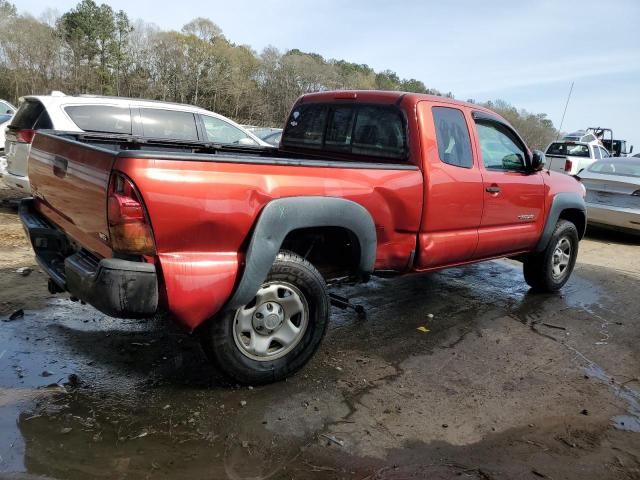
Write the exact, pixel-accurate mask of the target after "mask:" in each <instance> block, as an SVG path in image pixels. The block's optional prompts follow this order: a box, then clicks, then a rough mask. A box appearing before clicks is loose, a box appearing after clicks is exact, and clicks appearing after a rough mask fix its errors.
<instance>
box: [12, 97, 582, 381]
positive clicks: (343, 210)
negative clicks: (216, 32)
mask: <svg viewBox="0 0 640 480" xmlns="http://www.w3.org/2000/svg"><path fill="white" fill-rule="evenodd" d="M158 128H160V127H158ZM543 164H544V154H543V153H542V152H538V151H534V152H531V151H530V150H529V149H528V148H527V146H526V144H525V143H524V141H523V140H522V138H521V137H520V136H519V135H518V133H517V132H516V131H515V130H514V129H513V127H511V126H510V125H509V124H508V123H507V122H506V121H505V120H504V119H503V118H502V117H500V116H498V115H497V114H495V113H493V112H491V111H490V110H488V109H486V108H483V107H481V106H479V105H474V104H467V103H463V102H459V101H456V100H452V99H448V98H443V97H436V96H429V95H420V94H412V93H411V94H404V93H399V92H379V91H357V92H348V91H347V92H345V91H339V92H323V93H318V94H308V95H304V96H302V97H301V98H300V99H299V100H298V101H297V102H296V104H295V105H294V106H293V108H292V111H291V113H290V115H289V119H288V121H287V123H286V126H285V129H284V132H283V137H282V141H281V144H280V147H279V148H278V149H264V150H260V151H259V154H256V151H255V149H250V148H247V147H242V146H233V145H226V146H224V145H218V146H215V145H210V144H202V143H199V142H196V141H195V140H193V141H190V142H186V141H181V142H178V141H170V140H166V141H164V142H162V143H160V142H153V141H150V142H148V143H146V144H140V143H136V142H134V141H132V139H131V138H130V137H128V136H123V137H120V138H117V137H115V136H108V135H105V134H92V135H88V134H73V133H66V134H63V133H59V132H53V133H49V132H41V133H38V134H36V136H35V138H34V141H33V147H32V149H31V153H30V157H29V177H30V178H31V182H32V190H33V196H34V198H33V199H29V200H25V201H23V202H22V204H21V206H20V218H21V220H22V223H23V224H24V227H25V230H26V232H27V233H28V236H29V238H30V240H31V244H32V246H33V248H34V250H35V254H36V257H37V259H38V262H39V264H40V265H41V267H42V269H43V270H44V271H45V272H46V273H47V274H48V275H49V277H50V284H49V288H50V290H51V291H52V292H59V291H63V290H66V291H69V292H70V294H71V295H72V296H73V297H74V298H77V299H80V300H82V301H85V302H87V303H89V304H91V305H93V306H94V307H96V308H97V309H98V310H100V311H102V312H104V313H106V314H107V315H111V316H114V317H131V318H136V317H147V316H151V315H154V314H155V313H156V312H157V311H159V310H161V311H166V312H168V313H169V314H170V316H171V317H173V318H174V319H175V320H176V321H177V322H178V323H179V324H180V325H181V326H182V327H184V328H185V329H186V330H188V331H191V332H194V331H198V332H199V334H200V338H201V339H202V342H203V346H204V348H205V350H206V352H207V354H208V355H209V357H210V358H211V359H212V360H213V361H214V362H216V363H217V364H218V366H219V368H220V369H221V370H222V371H223V372H225V373H226V374H228V375H229V376H231V377H233V378H235V379H236V380H237V381H239V382H242V383H248V384H254V385H255V384H260V383H268V382H272V381H276V380H280V379H283V378H285V377H286V376H288V375H290V374H292V373H294V372H295V371H297V370H298V369H300V368H301V367H302V366H303V365H304V364H305V363H306V362H307V361H308V360H309V359H310V358H311V357H312V356H313V354H314V352H315V351H316V350H317V349H318V347H319V345H320V342H321V340H322V338H323V336H324V334H325V332H326V329H327V325H328V319H329V305H330V302H332V301H333V302H335V303H336V304H337V305H341V306H343V307H346V306H349V305H350V303H349V302H346V301H344V299H337V298H333V299H332V298H331V297H330V295H329V294H328V292H327V289H326V282H327V281H331V280H333V279H336V278H341V279H350V280H353V281H366V280H367V279H369V278H370V277H371V275H385V276H390V275H400V274H404V273H411V272H426V271H434V270H439V269H442V268H447V267H453V266H459V265H464V264H468V263H473V262H479V261H483V260H488V259H493V258H499V257H513V258H517V259H519V260H520V261H522V262H523V266H524V279H525V281H526V282H527V283H528V284H529V285H531V286H532V287H533V289H534V290H536V291H556V290H558V289H560V288H562V286H563V285H564V284H565V283H566V282H567V280H568V279H569V276H570V275H571V272H572V270H573V267H574V264H575V261H576V255H577V253H578V246H579V240H580V239H581V238H582V236H583V235H584V230H585V226H586V214H585V204H584V187H583V186H582V185H581V184H580V183H579V182H578V181H577V180H576V179H575V178H573V177H570V176H568V175H562V174H558V173H555V172H548V173H547V172H542V167H543ZM510 278H511V277H510ZM352 306H353V305H352Z"/></svg>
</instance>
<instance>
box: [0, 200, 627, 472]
mask: <svg viewBox="0 0 640 480" xmlns="http://www.w3.org/2000/svg"><path fill="white" fill-rule="evenodd" d="M8 197H9V195H8V193H7V191H6V190H0V198H2V199H3V200H2V202H3V203H2V208H0V319H2V320H3V321H2V322H0V432H1V433H0V476H4V477H5V478H56V479H88V478H109V479H138V478H192V479H201V478H202V479H205V478H207V479H218V478H230V479H254V480H257V479H266V478H274V479H280V478H282V479H285V478H286V479H292V478H295V479H316V478H317V479H320V478H323V479H324V478H358V479H365V478H367V479H374V478H380V479H381V478H390V479H401V478H402V479H405V478H416V479H417V478H429V479H449V478H463V479H484V480H487V479H504V478H507V479H510V478H513V479H516V478H517V479H529V478H530V479H540V478H542V479H544V478H548V479H637V478H640V380H639V378H640V342H639V339H640V328H639V327H640V300H639V294H640V289H639V288H638V287H639V286H640V240H634V239H633V238H629V237H626V236H620V235H616V234H612V233H606V232H590V233H589V235H588V237H587V239H586V240H584V241H583V242H582V243H581V251H580V256H579V260H578V265H577V267H576V271H575V273H574V275H573V277H572V279H571V280H570V282H569V283H568V284H567V286H566V287H565V288H564V289H563V291H562V292H561V294H557V295H534V294H532V293H529V292H528V288H527V286H526V284H525V283H524V280H523V279H522V274H521V266H520V264H518V263H516V262H513V261H508V260H501V261H493V262H488V263H484V264H479V265H474V266H469V267H464V268H455V269H451V270H447V271H443V272H440V273H436V274H430V275H414V276H407V277H402V278H398V279H394V280H379V279H377V280H374V281H372V282H370V283H369V284H367V285H365V286H357V287H343V288H341V289H339V290H338V291H337V292H338V293H340V294H342V295H350V296H353V297H354V299H355V301H356V303H360V304H361V305H363V306H364V307H365V308H366V310H367V314H368V318H367V320H359V319H358V318H357V317H356V316H355V315H354V314H352V312H348V311H341V310H336V309H334V310H333V312H332V314H333V315H332V325H331V328H330V332H329V334H328V337H327V338H326V339H325V342H324V344H323V346H322V347H321V348H320V351H319V352H318V354H317V355H316V357H315V359H314V360H313V361H312V362H311V364H310V365H309V366H308V367H307V368H306V369H304V370H303V371H301V372H300V373H299V374H297V375H296V376H294V377H293V378H291V379H289V380H288V381H286V382H281V383H279V384H275V385H270V386H266V387H259V388H258V387H256V388H246V387H244V388H240V387H237V386H234V385H229V384H228V383H226V382H225V381H224V380H223V379H222V378H220V376H219V375H218V374H217V373H216V372H215V371H214V370H213V369H212V368H211V367H209V365H208V364H207V363H206V360H205V358H204V355H203V353H202V352H201V350H200V348H199V345H198V342H197V341H196V339H194V338H192V337H189V336H188V335H185V334H184V333H182V332H181V331H179V330H178V329H177V328H175V327H174V326H173V325H172V324H171V323H170V322H169V321H167V320H166V319H154V320H149V321H143V322H141V321H122V320H113V319H110V318H108V317H105V316H103V315H101V314H99V313H98V312H96V311H95V310H93V309H92V308H90V307H88V306H83V305H80V304H77V303H73V302H71V301H69V300H68V299H67V297H66V296H64V295H61V296H60V295H59V296H55V297H54V296H51V295H49V293H48V292H47V290H46V278H45V276H44V275H43V274H42V273H41V272H40V271H39V270H38V267H37V266H36V265H35V264H34V260H33V255H32V252H31V250H30V249H29V247H28V246H27V244H26V241H25V239H24V236H23V234H22V229H21V227H20V225H19V222H18V220H17V217H16V211H15V209H14V208H13V207H12V206H11V205H10V202H8V201H7V199H8ZM19 267H31V268H33V271H32V272H31V274H30V275H28V276H22V275H20V274H19V273H16V269H17V268H19ZM18 309H24V316H23V317H22V318H18V319H15V320H13V321H7V320H8V318H9V315H10V314H12V313H13V312H15V311H16V310H18ZM419 327H424V328H423V329H420V330H419V329H418V328H419ZM425 330H426V331H425Z"/></svg>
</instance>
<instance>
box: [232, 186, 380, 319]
mask: <svg viewBox="0 0 640 480" xmlns="http://www.w3.org/2000/svg"><path fill="white" fill-rule="evenodd" d="M312 227H342V228H345V229H347V230H349V231H350V232H352V233H353V235H354V236H355V238H357V240H358V242H359V244H360V259H359V262H358V272H357V273H358V275H359V276H360V277H362V278H363V279H366V278H368V277H369V275H370V274H371V273H372V272H373V268H374V264H375V260H376V242H377V237H376V228H375V224H374V222H373V219H372V218H371V214H370V213H369V212H368V211H367V209H365V208H364V207H363V206H362V205H360V204H358V203H356V202H353V201H351V200H347V199H344V198H337V197H317V196H310V197H306V196H305V197H286V198H279V199H276V200H272V201H270V202H269V203H268V204H267V205H265V207H264V208H263V209H262V212H261V213H260V216H259V218H258V220H257V222H256V224H255V227H254V229H253V234H252V236H251V241H250V242H249V247H248V248H247V253H246V258H245V265H244V270H243V272H242V276H241V278H240V281H239V282H238V284H237V286H236V288H235V290H234V293H233V296H232V297H231V299H230V300H229V302H227V305H226V309H228V310H232V309H237V308H240V307H242V306H243V305H246V304H247V303H249V302H250V301H251V299H252V298H253V297H254V296H255V294H256V292H257V291H258V290H259V288H260V285H262V282H264V279H265V278H266V277H267V275H268V273H269V270H270V269H271V266H272V265H273V262H274V260H275V258H276V256H277V255H278V252H279V251H280V247H281V246H282V242H283V241H284V239H285V238H286V236H287V235H288V234H289V233H290V232H292V231H293V230H298V229H301V228H312Z"/></svg>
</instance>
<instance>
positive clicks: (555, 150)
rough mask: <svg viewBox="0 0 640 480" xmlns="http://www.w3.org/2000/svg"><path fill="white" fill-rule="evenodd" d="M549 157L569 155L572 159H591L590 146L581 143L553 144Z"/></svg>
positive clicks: (549, 150)
mask: <svg viewBox="0 0 640 480" xmlns="http://www.w3.org/2000/svg"><path fill="white" fill-rule="evenodd" d="M547 155H563V156H564V155H568V156H571V157H589V146H588V145H582V144H579V143H552V144H551V145H549V148H547Z"/></svg>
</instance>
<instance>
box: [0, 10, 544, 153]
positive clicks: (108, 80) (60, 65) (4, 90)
mask: <svg viewBox="0 0 640 480" xmlns="http://www.w3.org/2000/svg"><path fill="white" fill-rule="evenodd" d="M334 89H380V90H400V91H406V92H416V93H428V94H434V95H444V96H448V97H453V95H452V93H451V92H448V93H443V92H439V91H437V90H435V89H433V88H428V87H426V85H425V84H424V83H423V82H422V81H420V80H416V79H413V78H412V79H404V78H400V77H399V76H398V75H397V74H396V73H395V72H393V71H391V70H385V71H382V72H376V71H374V70H373V69H372V68H371V67H369V66H368V65H364V64H358V63H352V62H348V61H346V60H336V59H325V58H323V57H322V56H321V55H319V54H316V53H305V52H301V51H300V50H297V49H292V50H289V51H286V52H280V51H279V50H278V49H276V48H274V47H267V48H265V49H264V50H263V51H262V52H260V53H257V52H255V51H254V50H253V49H252V48H251V47H249V46H247V45H237V44H235V43H233V42H231V41H230V40H229V39H227V38H226V37H225V36H224V34H223V32H222V30H221V29H220V27H219V26H218V25H216V24H215V23H214V22H212V21H211V20H209V19H206V18H196V19H194V20H192V21H190V22H189V23H187V24H186V25H184V26H183V27H182V29H181V30H180V31H173V30H171V31H166V30H161V29H160V28H158V27H157V26H155V25H153V24H149V23H145V22H143V21H142V20H138V21H135V22H132V21H131V19H130V18H129V16H128V15H127V14H126V12H124V11H122V10H120V11H114V10H113V9H112V8H111V7H110V6H109V5H106V4H100V5H98V4H97V3H95V2H94V1H93V0H82V1H81V2H80V3H78V5H76V7H75V8H73V9H71V10H69V11H68V12H65V13H63V14H61V15H60V14H58V13H57V12H55V11H53V10H48V11H46V12H44V13H43V14H42V15H41V16H40V17H38V18H36V17H34V16H32V15H29V14H19V13H18V11H17V9H16V7H15V5H13V4H12V3H10V2H8V1H7V0H0V98H5V99H8V100H10V101H13V102H14V103H15V102H17V100H18V98H19V97H21V96H23V95H28V94H47V93H49V92H50V91H51V90H60V91H63V92H65V93H67V94H80V93H91V94H100V95H116V96H127V97H135V98H147V99H156V100H163V101H171V102H180V103H189V104H194V105H198V106H201V107H203V108H206V109H208V110H212V111H215V112H217V113H220V114H222V115H225V116H228V117H230V118H233V119H234V120H236V121H238V122H240V123H248V124H253V125H265V126H280V125H282V124H283V122H284V121H285V118H286V115H287V113H288V111H289V109H290V108H291V105H292V104H293V102H294V101H295V99H296V98H297V97H298V96H300V95H301V94H303V93H308V92H315V91H322V90H334ZM489 106H490V107H491V108H493V109H494V110H496V111H498V113H501V114H503V115H504V116H505V117H506V118H507V119H508V120H509V121H511V122H512V123H513V124H514V126H515V127H516V128H518V129H519V131H521V132H522V134H523V135H524V136H525V140H527V141H528V142H529V143H530V145H532V146H534V147H537V148H541V147H544V146H546V144H547V143H548V142H549V141H551V140H552V139H553V138H554V137H555V135H556V131H555V129H554V127H553V124H552V123H551V121H550V120H549V119H547V118H546V115H544V114H532V113H529V112H526V111H523V110H517V109H516V108H515V107H512V106H511V105H509V104H507V103H506V102H502V101H496V102H490V105H489Z"/></svg>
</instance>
